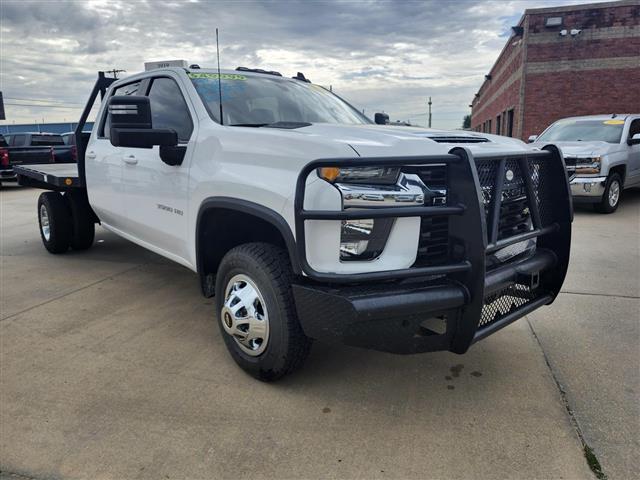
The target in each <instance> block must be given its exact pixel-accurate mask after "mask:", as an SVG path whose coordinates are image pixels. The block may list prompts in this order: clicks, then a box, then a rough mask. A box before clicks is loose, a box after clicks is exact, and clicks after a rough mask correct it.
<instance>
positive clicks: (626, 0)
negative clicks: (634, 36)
mask: <svg viewBox="0 0 640 480" xmlns="http://www.w3.org/2000/svg"><path fill="white" fill-rule="evenodd" d="M633 5H638V6H640V0H618V1H615V2H599V3H578V4H575V5H565V6H559V7H541V8H528V9H526V10H525V11H524V15H532V14H533V15H537V14H540V13H564V12H573V11H575V10H586V9H594V8H610V7H624V6H633Z"/></svg>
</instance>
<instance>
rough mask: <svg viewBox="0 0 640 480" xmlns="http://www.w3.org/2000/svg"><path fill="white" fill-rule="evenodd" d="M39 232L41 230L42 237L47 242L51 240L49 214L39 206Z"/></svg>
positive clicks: (45, 208)
mask: <svg viewBox="0 0 640 480" xmlns="http://www.w3.org/2000/svg"><path fill="white" fill-rule="evenodd" d="M40 230H42V236H43V237H44V239H45V240H46V241H47V242H48V241H49V239H50V238H51V227H50V225H49V213H48V212H47V207H45V206H44V205H40Z"/></svg>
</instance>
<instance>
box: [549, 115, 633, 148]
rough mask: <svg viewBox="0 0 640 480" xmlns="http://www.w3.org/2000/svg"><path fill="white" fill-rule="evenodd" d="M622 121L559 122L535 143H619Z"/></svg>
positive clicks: (569, 120)
mask: <svg viewBox="0 0 640 480" xmlns="http://www.w3.org/2000/svg"><path fill="white" fill-rule="evenodd" d="M623 127H624V120H615V119H609V120H571V119H567V120H559V121H557V122H556V123H554V124H553V125H551V126H550V127H549V128H548V129H547V131H546V132H544V133H543V134H542V135H540V138H538V139H537V141H541V140H542V141H545V142H589V141H601V142H608V143H619V142H620V138H621V137H622V128H623Z"/></svg>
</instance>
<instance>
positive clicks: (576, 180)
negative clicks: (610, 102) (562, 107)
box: [529, 114, 640, 213]
mask: <svg viewBox="0 0 640 480" xmlns="http://www.w3.org/2000/svg"><path fill="white" fill-rule="evenodd" d="M529 141H530V142H533V146H541V147H542V146H544V145H546V144H547V143H554V144H555V145H556V146H558V147H560V148H561V149H562V153H563V154H564V161H565V163H566V165H567V174H568V175H569V182H570V185H571V193H572V194H573V200H574V201H575V202H576V203H578V202H579V203H591V204H593V206H594V207H595V209H596V210H597V211H598V212H600V213H613V212H615V211H616V210H617V208H618V205H619V204H620V196H621V194H622V190H623V189H626V188H632V187H640V114H617V115H616V114H614V115H589V116H585V117H570V118H563V119H562V120H558V121H557V122H555V123H553V124H551V125H550V126H549V127H548V128H547V129H546V130H545V131H544V132H542V134H541V135H540V136H539V137H538V136H536V135H532V136H531V137H529Z"/></svg>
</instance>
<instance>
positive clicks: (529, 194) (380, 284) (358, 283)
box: [293, 146, 573, 353]
mask: <svg viewBox="0 0 640 480" xmlns="http://www.w3.org/2000/svg"><path fill="white" fill-rule="evenodd" d="M435 165H445V166H446V168H447V178H448V179H449V180H448V185H447V202H446V205H442V206H412V207H394V208H375V209H366V208H361V209H348V210H342V211H318V210H313V211H310V210H305V209H304V207H303V205H304V197H305V185H306V181H307V178H308V176H309V175H310V174H311V173H312V172H314V171H315V170H316V169H318V168H320V167H369V166H379V167H390V166H393V167H398V166H401V167H402V168H403V170H405V169H407V171H415V169H416V168H422V167H428V166H435ZM479 170H480V172H479ZM513 171H516V172H517V175H519V177H518V178H519V181H520V183H519V186H518V188H519V189H520V190H518V192H521V194H522V196H523V199H524V198H526V205H527V208H526V210H524V214H526V216H527V217H528V219H529V220H528V225H529V228H528V230H527V231H523V232H521V233H518V234H516V235H513V236H506V237H505V236H504V234H503V233H501V232H502V231H503V230H501V229H502V228H503V224H504V222H503V221H501V215H506V214H505V213H504V207H505V205H503V203H505V204H506V203H507V198H508V195H510V192H512V191H513V190H514V189H513V188H510V189H508V188H507V186H505V183H508V182H509V180H508V179H506V180H505V172H509V173H510V174H511V175H510V176H511V177H513ZM479 174H480V176H479ZM507 177H509V175H507ZM572 211H573V209H572V204H571V194H570V189H569V184H568V181H567V177H566V174H565V165H564V160H563V157H562V154H561V152H560V151H559V150H558V149H557V148H556V147H554V146H547V147H545V149H544V150H541V151H529V152H518V153H513V154H502V155H495V154H491V155H482V154H480V155H476V156H475V157H474V155H473V154H472V153H471V151H470V150H469V149H468V148H462V147H459V148H454V149H452V150H451V151H450V152H449V154H448V155H439V156H425V157H389V158H356V159H354V158H349V159H325V160H316V161H313V162H311V163H309V164H308V165H306V166H305V168H304V169H303V170H302V172H301V173H300V175H299V177H298V182H297V185H296V197H295V220H296V248H297V256H298V258H299V261H300V265H301V268H302V271H303V272H304V273H305V275H306V277H305V278H304V279H302V280H301V281H299V282H298V283H296V284H294V285H293V292H294V295H295V301H296V308H297V311H298V317H299V319H300V323H301V325H302V328H303V330H304V332H305V333H306V335H308V336H309V337H311V338H316V339H319V340H323V341H328V342H333V343H336V342H337V343H344V344H347V345H352V346H358V347H364V348H371V349H376V350H382V351H387V352H393V353H418V352H427V351H436V350H450V351H452V352H456V353H464V352H466V351H467V349H468V348H469V347H470V346H471V344H473V343H474V342H475V341H478V340H480V339H482V338H484V337H486V336H488V335H490V334H491V333H493V332H495V331H497V330H499V329H501V328H503V327H504V326H506V325H508V324H510V323H512V322H514V321H515V320H517V319H519V318H521V317H522V316H524V315H526V314H527V313H529V312H531V311H533V310H535V309H537V308H539V307H540V306H542V305H546V304H550V303H551V302H553V300H554V299H555V297H556V296H557V294H558V293H559V291H560V288H561V286H562V283H563V281H564V278H565V275H566V272H567V267H568V263H569V249H570V243H571V222H572V219H573V218H572V215H573V214H572ZM434 216H438V217H442V216H446V217H448V232H449V239H450V242H449V255H448V257H447V259H446V262H444V263H442V262H440V263H439V264H437V265H427V266H414V267H412V268H407V269H401V270H394V271H384V272H371V273H359V274H335V273H326V272H318V271H316V270H314V269H313V268H312V267H311V266H310V265H309V263H308V262H307V256H306V239H305V222H306V221H307V220H333V221H335V220H346V219H365V218H399V217H422V218H426V217H434ZM530 239H535V241H536V249H535V253H533V254H529V255H525V256H520V257H515V258H514V259H512V260H510V261H507V262H506V263H503V264H501V265H498V266H491V268H490V269H489V266H488V264H487V256H489V255H492V254H494V253H496V252H498V251H499V250H501V249H503V248H506V247H509V246H512V245H515V244H518V243H520V242H523V241H525V240H530Z"/></svg>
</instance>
